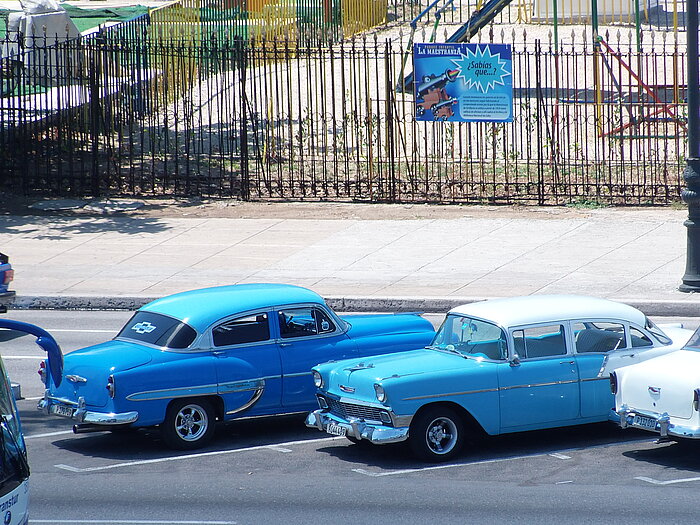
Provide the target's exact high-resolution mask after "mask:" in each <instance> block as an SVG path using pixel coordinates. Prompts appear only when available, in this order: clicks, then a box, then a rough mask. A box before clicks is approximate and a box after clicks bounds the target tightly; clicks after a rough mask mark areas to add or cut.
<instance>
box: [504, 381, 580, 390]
mask: <svg viewBox="0 0 700 525" xmlns="http://www.w3.org/2000/svg"><path fill="white" fill-rule="evenodd" d="M578 382H579V380H578V379H569V380H567V381H551V382H549V383H535V384H531V385H513V386H504V387H503V388H499V390H515V389H517V388H532V387H536V386H555V385H570V384H572V383H578Z"/></svg>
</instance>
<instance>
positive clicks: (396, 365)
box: [306, 295, 692, 461]
mask: <svg viewBox="0 0 700 525" xmlns="http://www.w3.org/2000/svg"><path fill="white" fill-rule="evenodd" d="M691 334H692V331H690V330H685V329H683V328H681V327H677V326H676V327H673V326H669V327H667V328H664V330H662V329H661V328H659V327H658V326H656V325H655V324H654V323H653V322H652V321H651V320H649V319H648V318H647V317H646V316H645V315H644V314H643V313H642V312H640V311H639V310H637V309H635V308H632V307H631V306H628V305H624V304H620V303H616V302H612V301H608V300H604V299H597V298H592V297H583V296H574V295H560V296H554V295H550V296H548V295H533V296H527V297H513V298H507V299H494V300H490V301H483V302H477V303H471V304H467V305H463V306H460V307H458V308H455V309H453V310H451V311H450V312H449V313H448V315H447V317H446V318H445V321H444V322H443V324H442V326H441V327H440V329H439V330H438V331H437V333H436V334H435V339H434V341H433V342H432V344H431V345H430V346H429V347H428V348H426V349H422V350H416V351H413V352H407V353H402V354H401V355H386V356H375V357H371V358H368V359H349V360H346V361H343V362H340V363H326V364H322V365H319V366H316V367H314V369H313V374H314V381H315V383H316V386H317V387H318V388H319V392H318V394H317V397H318V402H319V406H320V409H318V410H316V411H314V412H311V413H310V414H309V415H308V417H307V419H306V424H307V426H310V427H316V428H318V429H320V430H322V431H325V432H327V433H329V434H333V435H338V436H346V437H347V438H348V439H350V440H351V441H356V442H357V441H360V440H368V441H370V442H372V443H375V444H382V443H394V442H400V441H404V440H408V442H409V444H410V446H411V448H412V450H413V451H414V453H415V454H416V455H417V456H419V457H420V458H422V459H427V460H430V461H436V460H446V459H448V458H450V457H452V456H454V455H455V454H457V452H458V451H459V450H460V448H461V446H462V444H463V442H464V441H465V439H466V437H467V436H469V435H474V434H475V433H479V434H481V433H483V432H485V433H486V434H489V435H496V434H503V433H508V432H519V431H524V430H535V429H543V428H550V427H561V426H568V425H579V424H582V423H592V422H598V421H605V420H607V419H609V418H611V417H612V416H614V414H613V413H612V412H611V409H612V408H613V406H614V400H613V396H612V394H611V392H610V386H609V374H610V371H611V370H613V369H615V368H617V367H619V366H623V365H625V364H631V363H634V362H639V361H641V360H645V359H649V358H652V357H656V356H658V355H661V354H664V353H667V352H671V351H673V350H676V349H678V348H680V347H681V346H682V345H683V344H684V343H685V342H686V341H687V340H688V338H689V337H690V335H691Z"/></svg>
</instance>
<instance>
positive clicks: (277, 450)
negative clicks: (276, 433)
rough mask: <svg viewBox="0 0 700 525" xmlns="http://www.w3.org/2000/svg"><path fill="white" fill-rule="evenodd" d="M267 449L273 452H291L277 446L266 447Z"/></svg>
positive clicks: (289, 449) (288, 449)
mask: <svg viewBox="0 0 700 525" xmlns="http://www.w3.org/2000/svg"><path fill="white" fill-rule="evenodd" d="M267 448H269V449H270V450H274V451H275V452H292V449H291V448H283V447H280V446H279V445H268V447H267Z"/></svg>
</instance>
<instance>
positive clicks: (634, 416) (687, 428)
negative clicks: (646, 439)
mask: <svg viewBox="0 0 700 525" xmlns="http://www.w3.org/2000/svg"><path fill="white" fill-rule="evenodd" d="M617 415H618V416H620V427H621V428H628V427H631V428H641V429H642V430H647V431H649V432H657V433H658V434H659V436H661V437H662V438H667V437H679V438H686V439H700V426H697V425H691V424H679V423H678V422H677V421H676V422H671V416H669V415H668V414H667V413H665V412H664V413H663V414H659V413H656V412H646V411H641V410H635V409H633V408H630V407H627V406H623V407H622V408H620V409H619V410H618V411H617Z"/></svg>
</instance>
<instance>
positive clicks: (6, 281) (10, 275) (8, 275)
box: [2, 270, 15, 284]
mask: <svg viewBox="0 0 700 525" xmlns="http://www.w3.org/2000/svg"><path fill="white" fill-rule="evenodd" d="M14 278H15V271H14V270H5V279H4V280H3V282H2V284H10V282H12V280H13V279H14Z"/></svg>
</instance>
